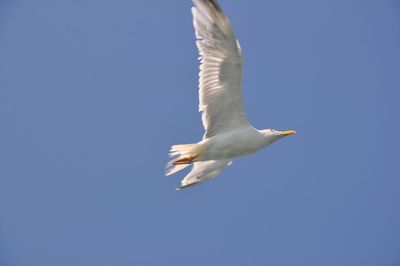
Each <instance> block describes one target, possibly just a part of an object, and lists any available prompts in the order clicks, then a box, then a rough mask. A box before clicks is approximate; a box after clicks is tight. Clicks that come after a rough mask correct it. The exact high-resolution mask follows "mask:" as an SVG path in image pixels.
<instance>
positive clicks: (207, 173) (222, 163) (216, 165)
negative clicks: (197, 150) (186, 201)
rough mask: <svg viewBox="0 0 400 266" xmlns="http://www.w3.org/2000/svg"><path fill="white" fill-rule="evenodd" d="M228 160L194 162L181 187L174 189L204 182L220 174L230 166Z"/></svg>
mask: <svg viewBox="0 0 400 266" xmlns="http://www.w3.org/2000/svg"><path fill="white" fill-rule="evenodd" d="M231 162H232V161H230V160H216V161H205V162H196V163H194V164H193V167H192V170H191V171H190V173H188V174H187V175H186V176H185V178H184V179H183V180H182V181H181V185H180V186H179V187H177V188H176V189H182V188H187V187H191V186H193V185H197V184H200V183H203V182H206V181H208V180H210V179H211V178H213V177H214V176H216V175H218V174H219V173H221V171H222V170H223V169H224V168H225V167H226V166H227V165H230V164H231Z"/></svg>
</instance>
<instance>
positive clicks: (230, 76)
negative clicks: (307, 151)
mask: <svg viewBox="0 0 400 266" xmlns="http://www.w3.org/2000/svg"><path fill="white" fill-rule="evenodd" d="M193 4H194V6H193V7H192V15H193V25H194V28H195V32H196V44H197V48H198V50H199V55H200V57H199V60H200V73H199V102H200V103H199V111H200V112H202V122H203V126H204V129H205V133H204V135H203V139H202V140H201V141H200V142H198V143H193V144H181V145H172V146H171V149H170V152H169V155H170V157H172V160H171V161H170V162H169V163H168V164H167V167H166V172H165V175H167V176H169V175H172V174H175V173H176V172H178V171H181V170H182V169H184V168H186V167H188V166H189V165H192V169H191V171H190V172H189V173H188V174H187V175H186V176H185V178H184V179H183V180H182V181H181V185H180V186H178V187H177V188H176V189H177V190H179V189H183V188H187V187H191V186H193V185H197V184H200V183H204V182H205V181H208V180H210V179H212V178H213V177H215V176H217V175H219V174H220V173H221V171H222V170H223V169H224V168H225V167H227V166H228V165H230V164H231V163H232V161H233V159H235V158H237V157H241V156H245V155H249V154H252V153H255V152H257V151H259V150H261V149H263V148H265V147H266V146H268V145H270V144H272V143H273V142H275V141H277V140H279V139H281V138H283V137H285V136H289V135H292V134H295V133H296V131H294V130H285V131H278V130H274V129H264V130H257V129H256V128H254V127H253V126H252V125H250V123H249V122H248V120H247V117H246V113H245V111H244V108H243V99H242V98H243V97H242V76H243V56H242V49H241V48H240V45H239V42H238V40H237V39H236V37H235V33H234V32H233V30H232V26H231V24H230V22H229V20H228V18H227V17H226V16H225V15H224V13H223V11H222V9H221V7H220V6H219V4H218V3H217V1H216V0H193Z"/></svg>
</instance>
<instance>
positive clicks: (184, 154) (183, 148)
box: [165, 143, 202, 176]
mask: <svg viewBox="0 0 400 266" xmlns="http://www.w3.org/2000/svg"><path fill="white" fill-rule="evenodd" d="M201 151H202V146H201V144H197V143H195V144H180V145H172V146H171V149H170V150H169V156H170V157H174V159H172V160H171V161H169V162H168V164H167V166H166V171H165V175H167V176H169V175H172V174H175V173H176V172H179V171H181V170H182V169H184V168H186V167H187V166H189V165H190V163H188V164H185V163H184V164H177V165H175V164H174V162H176V161H177V160H182V159H186V158H198V157H199V156H200V154H201Z"/></svg>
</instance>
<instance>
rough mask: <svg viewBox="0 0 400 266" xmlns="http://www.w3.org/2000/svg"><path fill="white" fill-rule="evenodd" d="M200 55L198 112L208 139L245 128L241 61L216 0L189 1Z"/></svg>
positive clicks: (225, 18) (237, 46)
mask: <svg viewBox="0 0 400 266" xmlns="http://www.w3.org/2000/svg"><path fill="white" fill-rule="evenodd" d="M193 3H194V7H193V8H192V14H193V24H194V28H195V30H196V38H197V41H196V44H197V47H198V49H199V54H200V60H201V64H200V74H199V101H200V104H199V109H200V111H201V112H203V114H202V120H203V125H204V128H205V134H204V138H209V137H212V136H215V135H217V134H220V133H222V132H227V131H231V130H234V129H236V128H239V127H242V126H246V125H248V122H247V118H246V114H245V112H244V108H243V100H242V72H243V58H242V52H241V49H240V45H239V42H238V41H237V40H236V37H235V34H234V32H233V31H232V27H231V25H230V23H229V20H228V18H227V17H226V16H225V15H224V13H223V12H222V10H221V8H220V7H219V5H218V3H217V2H216V0H193Z"/></svg>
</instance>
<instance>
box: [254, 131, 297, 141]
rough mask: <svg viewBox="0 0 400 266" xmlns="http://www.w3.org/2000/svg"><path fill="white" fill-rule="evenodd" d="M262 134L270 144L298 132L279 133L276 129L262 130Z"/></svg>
mask: <svg viewBox="0 0 400 266" xmlns="http://www.w3.org/2000/svg"><path fill="white" fill-rule="evenodd" d="M261 132H262V133H263V134H264V136H265V138H266V139H267V140H268V142H269V143H272V142H274V141H276V140H278V139H281V138H283V137H286V136H289V135H293V134H296V131H294V130H284V131H279V130H275V129H264V130H261Z"/></svg>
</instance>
